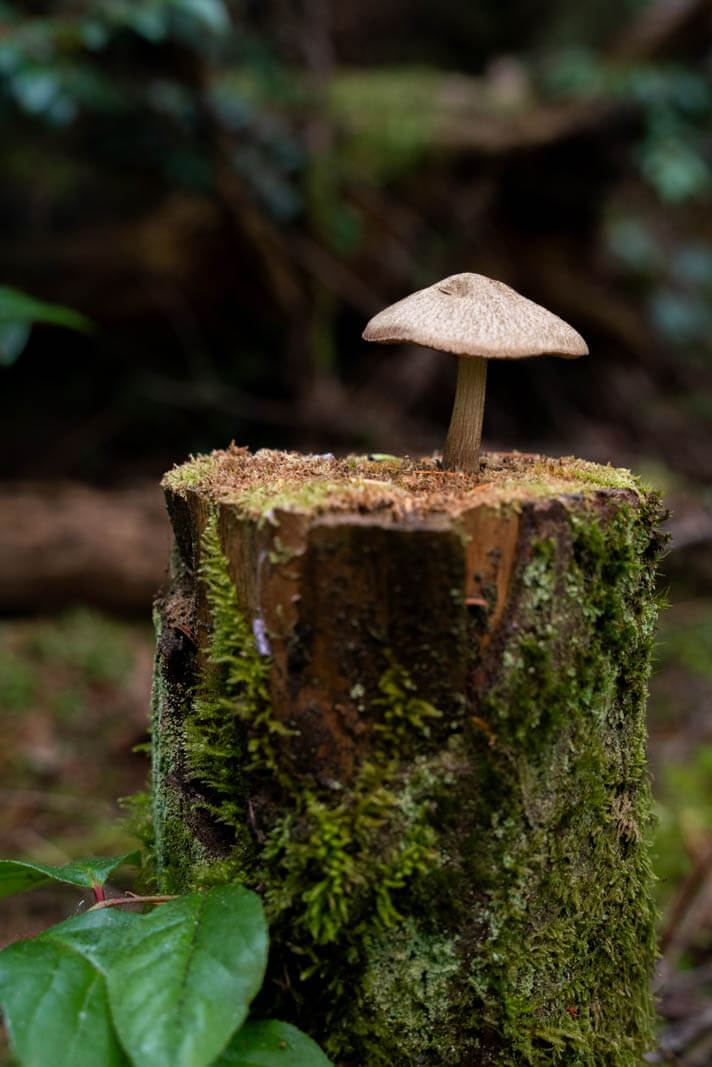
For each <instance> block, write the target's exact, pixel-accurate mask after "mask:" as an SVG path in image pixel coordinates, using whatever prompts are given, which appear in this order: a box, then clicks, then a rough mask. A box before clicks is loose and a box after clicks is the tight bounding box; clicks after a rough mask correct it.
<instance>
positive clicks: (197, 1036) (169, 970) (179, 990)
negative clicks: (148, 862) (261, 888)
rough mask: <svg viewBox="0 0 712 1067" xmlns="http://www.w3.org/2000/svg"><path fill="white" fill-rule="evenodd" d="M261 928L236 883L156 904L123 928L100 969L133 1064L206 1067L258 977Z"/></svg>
mask: <svg viewBox="0 0 712 1067" xmlns="http://www.w3.org/2000/svg"><path fill="white" fill-rule="evenodd" d="M266 962H267V925H266V923H265V919H264V914H263V911H262V905H261V904H260V900H259V897H257V896H256V895H255V894H254V893H251V892H250V891H249V890H247V889H244V888H242V887H241V886H220V887H218V888H216V889H211V890H209V891H208V892H207V893H191V894H190V895H188V896H185V897H180V898H178V899H177V900H171V901H169V902H168V903H167V904H162V905H161V907H159V908H156V910H155V911H153V912H151V913H150V915H146V916H144V917H142V918H141V921H140V923H138V924H136V925H135V926H134V928H133V929H132V930H130V931H129V932H128V933H127V935H126V938H125V940H124V942H123V944H122V946H121V948H120V949H119V951H118V954H117V956H116V957H115V959H114V961H113V963H112V964H111V966H110V968H109V970H108V972H107V984H108V989H109V1001H110V1004H111V1012H112V1016H113V1019H114V1023H115V1025H116V1029H117V1032H118V1034H119V1038H120V1040H121V1043H122V1044H123V1046H124V1048H125V1049H126V1051H127V1052H128V1054H129V1056H130V1057H131V1059H132V1060H133V1062H134V1064H135V1067H207V1064H210V1063H212V1061H213V1060H214V1059H215V1057H216V1056H217V1055H218V1054H219V1053H220V1052H221V1051H222V1050H223V1049H224V1048H225V1046H226V1044H227V1042H228V1041H229V1039H230V1037H231V1036H232V1034H233V1033H234V1032H235V1030H236V1029H237V1028H238V1027H239V1026H241V1025H242V1023H243V1022H244V1021H245V1018H246V1017H247V1011H248V1007H249V1004H250V1001H251V1000H252V998H253V997H254V995H255V994H256V993H257V991H258V989H259V988H260V985H261V984H262V979H263V977H264V971H265V965H266Z"/></svg>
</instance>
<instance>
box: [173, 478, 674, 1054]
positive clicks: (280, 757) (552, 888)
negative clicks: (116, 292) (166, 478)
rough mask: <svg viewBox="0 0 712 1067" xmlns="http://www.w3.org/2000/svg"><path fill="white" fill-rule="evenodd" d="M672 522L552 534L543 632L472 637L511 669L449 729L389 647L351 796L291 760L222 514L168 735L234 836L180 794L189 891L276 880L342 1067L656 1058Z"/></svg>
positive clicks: (625, 520) (296, 1006)
mask: <svg viewBox="0 0 712 1067" xmlns="http://www.w3.org/2000/svg"><path fill="white" fill-rule="evenodd" d="M658 518H659V507H658V505H657V503H656V502H655V500H654V499H653V498H652V497H645V498H641V500H640V501H639V503H638V505H637V506H634V507H631V508H625V507H620V508H619V509H618V510H617V511H616V512H615V514H614V515H613V517H611V518H609V519H608V520H607V521H606V522H605V523H599V521H598V520H597V519H596V518H594V517H593V516H592V514H591V513H589V512H588V511H587V509H586V508H585V506H579V507H578V508H577V510H575V511H572V512H571V513H570V515H569V523H568V532H566V531H565V532H564V534H563V535H561V536H562V537H563V540H562V541H560V542H558V543H557V542H555V541H554V540H553V539H552V538H547V537H542V538H540V539H539V540H533V541H532V543H531V554H530V557H529V558H528V560H527V561H526V564H525V565H524V566H523V567H522V569H521V570H520V572H519V573H518V575H517V577H516V581H515V589H514V592H513V596H514V598H515V601H516V609H515V610H516V619H517V623H518V626H517V627H516V628H512V629H508V630H505V631H504V632H503V636H502V637H501V639H500V641H499V644H498V646H497V647H496V650H494V651H492V652H491V653H490V654H491V655H492V656H495V660H490V661H488V660H487V657H486V656H485V657H484V658H481V657H480V653H479V652H478V651H477V646H476V643H475V645H473V648H472V652H471V655H472V665H471V666H472V670H473V672H474V671H478V670H479V671H483V670H484V671H485V672H486V671H492V682H491V684H489V685H485V686H481V685H479V686H478V688H477V690H476V691H475V692H473V693H472V694H471V696H470V699H469V702H468V704H467V706H466V707H464V708H463V709H462V711H461V712H458V713H457V714H453V716H452V719H451V720H450V721H448V722H447V723H445V722H444V721H443V716H442V715H441V713H440V711H439V710H438V709H436V708H435V707H433V706H432V705H431V704H429V703H428V702H427V701H424V700H422V699H421V698H420V697H419V695H418V692H417V689H416V687H415V686H414V683H413V681H412V679H411V677H410V676H409V674H408V672H407V671H405V670H404V668H403V667H402V666H401V665H400V664H399V662H398V659H397V656H396V654H395V653H394V652H389V651H388V650H387V649H384V650H383V664H382V670H381V675H380V682H379V686H378V696H377V697H376V698H375V700H372V702H371V707H370V714H369V719H373V720H375V726H374V729H373V732H372V735H371V742H370V745H366V746H364V755H363V758H362V762H361V764H360V766H359V767H358V768H357V769H356V772H355V775H354V777H353V779H352V780H351V782H349V783H348V784H346V785H344V784H342V783H339V782H332V781H329V782H326V783H324V782H320V781H318V780H316V779H315V778H314V776H310V775H309V774H308V773H305V772H304V770H303V769H301V770H300V771H299V772H298V771H297V769H296V768H295V767H294V766H293V765H292V762H291V759H290V755H289V737H288V733H289V731H288V730H287V729H286V727H284V726H283V725H282V724H280V723H278V722H277V721H276V719H275V718H274V717H273V715H272V710H271V708H270V703H269V694H268V684H267V683H268V672H269V669H270V663H269V660H268V659H266V658H264V657H261V656H260V655H259V653H258V650H257V647H256V644H255V640H254V637H253V635H252V632H251V629H250V627H249V624H248V621H247V620H246V618H245V616H244V614H243V612H242V610H241V607H240V604H239V602H238V598H237V594H236V591H235V588H234V585H233V583H232V581H231V579H230V577H229V574H228V569H227V563H226V560H225V558H224V555H223V553H222V549H221V546H220V541H219V537H218V532H217V520H216V517H215V516H214V515H213V516H212V517H211V518H210V519H209V521H208V524H207V527H206V530H205V533H204V535H203V538H202V551H201V568H202V569H201V576H202V580H203V582H204V583H205V591H206V596H207V601H208V606H209V608H210V612H211V615H212V631H211V634H210V637H209V640H208V645H207V648H206V650H205V653H206V654H205V662H206V666H205V668H204V669H203V670H202V672H201V673H200V676H199V679H198V683H197V686H196V687H195V690H194V693H193V695H192V699H191V700H190V701H189V702H188V703H186V705H185V715H184V724H183V734H182V736H178V735H176V736H175V737H174V738H173V739H172V740H171V739H170V738H169V742H168V743H169V744H174V745H177V746H181V745H182V746H183V747H184V751H185V754H186V759H187V772H188V778H189V781H191V782H192V783H193V784H194V785H195V787H196V789H197V797H198V799H197V800H195V798H194V803H197V804H198V805H202V807H203V809H204V810H205V812H207V814H209V815H210V817H211V818H213V819H214V820H215V822H216V824H217V825H219V826H220V827H222V831H223V832H224V833H226V836H225V837H223V838H222V840H223V844H224V845H225V842H227V845H225V847H223V848H222V850H218V852H216V851H215V850H213V851H212V853H210V854H208V851H207V850H206V849H205V847H204V846H202V845H197V844H196V842H195V839H194V838H193V837H191V834H190V829H189V823H186V820H185V817H184V816H185V811H184V810H183V811H181V809H180V804H179V802H178V801H177V800H176V799H175V796H173V800H172V799H171V796H172V794H171V789H170V785H169V784H168V785H165V784H164V786H162V788H164V791H165V794H166V799H165V801H164V809H163V814H162V818H164V819H168V820H169V821H172V822H173V823H174V824H175V823H180V818H181V816H183V821H182V823H180V825H182V826H183V831H182V832H183V834H184V838H183V839H182V840H181V839H180V834H178V836H175V835H174V836H173V837H172V838H171V840H170V846H171V848H172V849H173V855H172V859H171V864H172V867H171V870H170V880H171V888H175V887H176V885H177V886H179V887H180V888H192V887H194V886H196V885H200V886H206V885H209V884H211V883H215V882H220V881H223V880H237V881H242V882H244V883H245V884H247V885H250V886H252V887H254V888H257V889H258V890H259V891H260V893H261V895H262V897H263V900H264V902H265V906H266V910H267V913H268V917H269V920H270V926H271V930H272V937H273V944H274V949H273V957H274V959H273V963H272V965H271V966H272V971H271V972H270V973H271V979H272V981H271V984H270V982H268V985H267V988H268V989H270V990H271V993H270V994H269V996H271V997H272V998H273V1000H276V1001H281V1002H282V1003H281V1004H279V1007H280V1010H284V1009H285V1007H286V1010H287V1011H290V1010H291V1011H292V1012H293V1018H294V1020H295V1021H297V1022H298V1023H299V1024H300V1025H303V1026H306V1028H307V1029H310V1030H311V1031H312V1032H313V1033H315V1035H316V1036H317V1037H318V1038H319V1039H320V1040H321V1041H322V1042H323V1043H324V1044H325V1046H326V1048H327V1051H328V1052H329V1053H330V1054H331V1055H332V1056H333V1057H334V1058H335V1059H336V1060H337V1061H338V1062H339V1063H340V1064H344V1065H346V1067H355V1065H360V1064H364V1063H368V1064H369V1067H386V1065H389V1067H409V1065H410V1064H413V1063H418V1062H422V1063H433V1064H435V1063H438V1064H443V1065H452V1067H456V1065H464V1064H467V1063H478V1064H482V1065H483V1067H487V1065H497V1067H515V1065H519V1064H530V1065H532V1067H550V1065H551V1067H556V1065H559V1064H560V1065H567V1067H599V1065H603V1064H606V1065H610V1067H633V1065H634V1064H638V1063H639V1062H640V1054H641V1053H642V1051H644V1050H645V1049H646V1048H647V1047H649V1045H650V1044H651V1043H652V1007H651V1002H650V998H649V993H648V977H649V973H650V969H651V966H652V961H653V958H654V952H655V942H654V918H655V916H654V909H653V904H652V891H651V885H652V874H651V869H650V864H649V859H648V847H647V839H648V836H649V833H650V824H651V814H650V812H651V803H650V792H649V784H648V779H647V773H646V754H645V740H646V739H645V728H644V704H645V696H646V680H647V677H648V672H649V662H650V652H651V645H652V639H653V638H652V635H653V626H654V621H655V617H656V613H657V606H656V602H655V592H654V573H655V561H656V557H657V554H658V552H659V548H660V545H659V543H658V542H657V541H656V540H655V537H654V536H653V535H652V534H651V531H652V529H653V528H654V525H655V523H656V521H657V519H658ZM357 687H358V682H355V685H354V689H356V688H357ZM478 693H479V696H478ZM168 779H169V776H166V780H168ZM254 797H257V798H262V801H260V803H261V804H262V806H261V809H260V816H259V818H260V821H259V825H257V824H256V822H255V818H254V812H253V811H252V810H251V798H254ZM265 798H266V799H265ZM172 803H175V809H174V810H173V811H171V810H170V805H171V804H172ZM176 833H177V831H176ZM165 844H166V843H165V842H164V846H165ZM164 888H165V886H164ZM265 995H267V994H265ZM267 1006H268V1005H267V1003H265V1007H267ZM273 1006H274V1005H273V1004H269V1007H273Z"/></svg>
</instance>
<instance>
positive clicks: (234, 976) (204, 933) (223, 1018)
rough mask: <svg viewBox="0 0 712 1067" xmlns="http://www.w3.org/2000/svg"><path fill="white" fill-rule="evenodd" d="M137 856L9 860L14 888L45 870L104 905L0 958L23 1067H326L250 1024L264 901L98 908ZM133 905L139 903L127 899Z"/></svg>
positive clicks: (229, 892)
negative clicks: (110, 879)
mask: <svg viewBox="0 0 712 1067" xmlns="http://www.w3.org/2000/svg"><path fill="white" fill-rule="evenodd" d="M136 860H137V854H132V855H129V856H120V857H114V858H111V859H105V860H99V859H89V860H82V861H78V862H77V863H75V864H71V865H67V866H65V867H58V868H50V867H41V866H39V865H36V864H34V865H33V864H24V863H19V862H14V861H10V860H5V861H2V864H1V865H0V877H2V876H5V880H4V887H5V888H6V889H7V891H8V892H19V891H20V890H22V889H27V888H31V887H32V885H35V884H40V883H39V882H37V881H33V880H32V875H33V874H39V875H40V876H41V878H42V881H46V880H47V879H54V880H56V881H62V882H67V883H68V884H70V885H82V886H85V885H89V884H91V885H92V886H93V887H94V891H95V895H96V897H97V901H98V902H99V903H98V904H97V906H95V908H93V909H90V910H89V911H87V912H85V913H83V914H80V915H77V916H75V917H74V918H71V919H67V920H66V921H65V922H62V923H59V924H58V925H56V926H53V927H51V928H50V929H49V930H46V931H45V932H44V933H43V934H41V935H40V936H39V937H36V938H34V939H32V940H27V941H17V942H15V943H14V944H11V945H9V946H8V947H7V948H5V949H4V950H3V951H2V953H0V1005H2V1008H3V1011H4V1013H5V1018H6V1022H7V1026H8V1030H9V1033H10V1038H11V1041H12V1045H13V1049H14V1052H15V1055H16V1057H17V1059H18V1063H19V1067H39V1065H40V1064H47V1063H52V1064H54V1065H55V1067H95V1065H96V1064H101V1065H102V1067H130V1065H135V1067H208V1065H209V1064H212V1065H213V1067H255V1065H256V1067H260V1065H263V1067H276V1065H279V1064H284V1065H285V1067H328V1064H329V1061H328V1060H327V1058H326V1057H325V1056H324V1055H323V1053H322V1052H321V1051H320V1050H319V1049H318V1047H317V1046H316V1045H315V1044H314V1042H313V1041H311V1040H310V1039H309V1038H308V1037H306V1035H304V1034H302V1033H300V1032H299V1031H298V1030H296V1029H295V1028H294V1027H292V1026H290V1025H289V1024H287V1023H282V1022H278V1021H273V1020H254V1021H252V1020H251V1021H247V1015H248V1011H249V1006H250V1002H251V1001H252V1000H253V998H254V996H255V994H256V993H257V992H258V990H259V988H260V985H261V984H262V979H263V977H264V971H265V967H266V963H267V926H266V923H265V919H264V915H263V912H262V906H261V904H260V901H259V898H258V897H257V896H256V895H255V894H254V893H251V892H250V891H249V890H247V889H244V888H243V887H241V886H223V887H220V888H216V889H213V890H210V891H208V892H206V893H192V894H189V895H187V896H183V897H176V898H172V899H165V900H164V902H163V903H162V904H161V906H160V907H158V908H156V909H155V910H153V911H151V912H149V913H148V914H144V915H139V914H137V913H136V912H121V911H119V910H118V908H114V907H112V908H111V909H110V908H108V907H102V906H101V903H100V901H101V900H103V889H102V886H103V882H104V880H105V879H106V877H107V876H108V874H109V873H111V871H112V870H114V869H115V868H116V867H117V866H118V865H119V864H121V863H122V862H129V863H131V862H136ZM13 875H14V877H15V880H14V882H12V883H11V882H10V879H11V878H12V876H13ZM148 899H150V898H148ZM158 899H160V898H158ZM132 902H134V903H136V902H138V903H141V902H142V898H140V897H131V896H129V897H127V898H125V899H124V900H123V903H129V904H130V903H132Z"/></svg>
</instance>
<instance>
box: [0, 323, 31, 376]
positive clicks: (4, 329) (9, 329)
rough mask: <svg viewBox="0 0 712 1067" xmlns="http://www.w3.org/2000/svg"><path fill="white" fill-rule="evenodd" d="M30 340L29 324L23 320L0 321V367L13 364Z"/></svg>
mask: <svg viewBox="0 0 712 1067" xmlns="http://www.w3.org/2000/svg"><path fill="white" fill-rule="evenodd" d="M29 338H30V324H29V323H28V322H26V321H24V320H18V321H13V320H12V319H6V320H5V321H1V320H0V366H3V367H9V366H10V365H11V364H13V363H14V362H15V360H16V359H17V357H18V356H20V355H21V354H22V351H23V349H24V347H25V345H26V344H27V342H28V340H29Z"/></svg>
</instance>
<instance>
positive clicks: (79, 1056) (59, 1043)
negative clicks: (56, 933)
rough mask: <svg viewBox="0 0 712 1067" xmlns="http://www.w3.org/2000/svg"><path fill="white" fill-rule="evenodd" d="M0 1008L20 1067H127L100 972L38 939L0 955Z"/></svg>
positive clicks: (71, 951)
mask: <svg viewBox="0 0 712 1067" xmlns="http://www.w3.org/2000/svg"><path fill="white" fill-rule="evenodd" d="M0 1005H2V1009H3V1013H4V1016H5V1022H6V1024H7V1028H8V1033H9V1035H10V1041H11V1043H12V1046H13V1049H14V1051H15V1055H16V1056H17V1059H18V1061H19V1064H20V1067H49V1064H51V1065H52V1067H97V1065H98V1064H101V1067H127V1065H128V1060H127V1059H126V1056H125V1055H124V1053H123V1051H122V1049H121V1046H120V1045H119V1043H118V1041H117V1039H116V1036H115V1033H114V1030H113V1027H112V1024H111V1017H110V1015H109V1006H108V1000H107V995H106V982H105V979H104V976H103V975H102V974H101V972H100V971H99V970H98V969H97V968H96V967H94V966H93V965H92V964H91V963H90V962H89V960H87V959H86V958H84V957H83V956H81V955H79V953H78V952H76V951H75V950H74V949H72V948H69V947H67V946H66V945H63V944H61V943H60V942H58V941H54V940H53V939H52V938H50V937H45V936H42V937H40V938H37V939H36V940H34V941H16V942H15V943H14V944H12V945H8V947H7V948H6V949H3V951H2V952H0Z"/></svg>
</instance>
